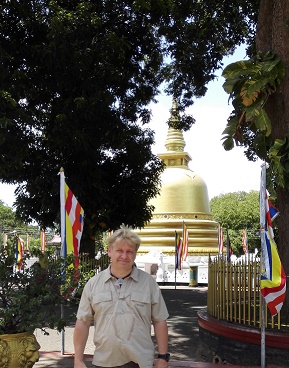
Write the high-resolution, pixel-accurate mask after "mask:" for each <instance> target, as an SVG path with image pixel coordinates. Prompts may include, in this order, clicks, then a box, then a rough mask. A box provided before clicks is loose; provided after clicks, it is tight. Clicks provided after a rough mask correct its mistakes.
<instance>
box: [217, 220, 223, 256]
mask: <svg viewBox="0 0 289 368" xmlns="http://www.w3.org/2000/svg"><path fill="white" fill-rule="evenodd" d="M218 244H219V254H223V251H224V236H223V228H222V226H220V224H219V239H218Z"/></svg>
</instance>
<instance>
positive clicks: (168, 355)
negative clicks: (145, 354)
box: [158, 353, 170, 362]
mask: <svg viewBox="0 0 289 368" xmlns="http://www.w3.org/2000/svg"><path fill="white" fill-rule="evenodd" d="M158 359H164V360H165V361H166V362H169V361H170V354H169V353H166V354H158Z"/></svg>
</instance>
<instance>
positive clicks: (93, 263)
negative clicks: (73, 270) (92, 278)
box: [79, 253, 110, 272]
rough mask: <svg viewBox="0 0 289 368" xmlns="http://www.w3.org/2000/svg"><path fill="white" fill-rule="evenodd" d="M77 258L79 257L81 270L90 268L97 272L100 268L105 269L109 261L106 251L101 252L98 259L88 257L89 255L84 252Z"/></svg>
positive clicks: (84, 270)
mask: <svg viewBox="0 0 289 368" xmlns="http://www.w3.org/2000/svg"><path fill="white" fill-rule="evenodd" d="M79 258H80V264H81V270H82V271H83V272H89V271H90V270H93V271H95V272H99V271H101V270H104V269H106V268H107V267H108V266H109V263H110V259H109V257H108V254H107V253H104V254H102V255H101V257H100V258H99V259H96V258H93V259H92V258H89V256H88V255H85V254H81V255H80V257H79Z"/></svg>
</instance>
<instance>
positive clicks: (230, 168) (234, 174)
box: [150, 47, 261, 199]
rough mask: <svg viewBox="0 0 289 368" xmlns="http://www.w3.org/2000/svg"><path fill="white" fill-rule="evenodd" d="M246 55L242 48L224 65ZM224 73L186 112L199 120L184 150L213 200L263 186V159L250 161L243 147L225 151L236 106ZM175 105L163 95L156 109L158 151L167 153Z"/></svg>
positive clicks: (193, 127)
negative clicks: (224, 141)
mask: <svg viewBox="0 0 289 368" xmlns="http://www.w3.org/2000/svg"><path fill="white" fill-rule="evenodd" d="M244 57H245V48H244V47H241V48H239V49H238V51H237V52H236V53H235V54H234V55H233V56H231V57H229V58H225V59H224V67H225V66H227V65H228V64H230V63H232V62H234V61H238V60H241V59H243V58H244ZM221 73H222V71H219V72H218V75H219V77H218V78H217V79H216V80H215V81H214V82H211V83H209V84H208V91H207V93H206V95H205V97H203V98H200V99H197V100H196V102H195V103H194V104H193V106H191V107H190V108H189V109H188V110H187V111H186V113H187V114H188V113H191V114H192V115H193V117H194V118H195V120H196V123H195V124H194V125H193V126H192V127H191V129H190V130H189V131H188V132H185V133H184V139H185V142H186V146H185V148H184V151H185V152H188V153H189V155H190V156H191V158H192V161H190V163H189V168H190V169H191V170H193V171H194V172H195V173H196V174H198V175H199V176H201V177H202V179H203V180H204V181H205V183H206V185H207V188H208V193H209V198H210V199H211V198H213V197H215V196H218V195H221V194H225V193H231V192H238V191H245V192H249V191H250V190H259V188H260V175H261V162H260V161H257V162H249V161H248V160H247V158H246V157H245V155H244V149H242V148H241V147H235V148H234V149H233V150H231V151H225V149H224V148H223V146H222V141H221V139H222V132H223V131H224V129H225V128H226V124H227V119H228V117H229V115H230V113H231V112H232V106H231V105H230V104H229V102H228V96H229V95H228V94H227V93H226V92H225V91H224V90H223V87H222V85H223V83H224V81H225V80H224V78H223V77H222V76H221ZM216 74H217V73H216ZM171 107H172V100H171V98H169V97H168V98H165V97H163V96H162V97H161V99H160V101H159V103H158V104H156V105H155V106H154V108H153V118H152V122H151V124H150V126H151V128H152V129H153V130H154V131H155V140H156V144H155V145H154V147H153V152H154V153H155V154H158V153H164V152H166V148H165V146H164V144H165V140H166V137H167V131H168V127H167V125H166V121H167V120H168V119H169V117H170V109H171Z"/></svg>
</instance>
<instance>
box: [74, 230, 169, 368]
mask: <svg viewBox="0 0 289 368" xmlns="http://www.w3.org/2000/svg"><path fill="white" fill-rule="evenodd" d="M139 246H140V238H139V237H138V235H137V234H135V233H134V232H133V231H132V230H130V229H129V228H127V227H125V226H123V227H122V228H120V229H119V230H117V231H115V232H114V233H113V234H112V236H111V237H110V238H109V240H108V255H109V257H110V259H111V265H110V267H109V268H108V269H106V270H104V271H102V272H100V273H99V274H97V275H95V276H94V277H92V278H91V279H90V280H89V281H88V282H87V284H86V285H85V287H84V289H83V293H82V296H81V300H80V304H79V308H78V312H77V316H76V317H77V321H76V325H75V330H74V337H73V340H74V352H75V359H74V368H85V367H86V365H85V363H84V361H83V353H84V349H85V345H86V342H87V338H88V333H89V327H90V324H91V321H92V320H94V344H95V352H94V356H93V361H92V363H93V365H95V366H96V367H125V368H137V367H140V368H152V367H153V364H154V344H153V341H152V339H151V324H153V326H154V331H155V336H156V342H157V345H158V353H159V354H158V358H157V360H156V364H155V367H156V368H167V366H168V361H169V354H168V352H167V351H168V328H167V322H166V320H167V318H168V311H167V308H166V305H165V302H164V300H163V297H162V294H161V291H160V288H159V286H158V285H157V283H156V282H155V280H154V279H153V278H152V277H151V276H150V275H149V274H147V273H146V272H143V271H141V270H139V269H138V268H137V267H135V266H134V261H135V258H136V254H137V251H138V248H139Z"/></svg>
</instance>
